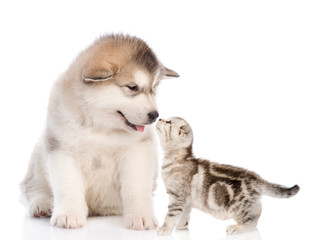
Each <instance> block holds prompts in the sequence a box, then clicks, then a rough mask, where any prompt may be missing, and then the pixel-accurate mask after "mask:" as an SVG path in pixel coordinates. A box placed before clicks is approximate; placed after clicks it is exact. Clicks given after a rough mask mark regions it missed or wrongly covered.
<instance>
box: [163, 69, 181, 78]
mask: <svg viewBox="0 0 311 240" xmlns="http://www.w3.org/2000/svg"><path fill="white" fill-rule="evenodd" d="M161 75H162V78H176V77H180V76H179V74H178V73H177V72H175V71H173V70H171V69H169V68H167V67H163V69H162V71H161Z"/></svg>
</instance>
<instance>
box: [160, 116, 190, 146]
mask: <svg viewBox="0 0 311 240" xmlns="http://www.w3.org/2000/svg"><path fill="white" fill-rule="evenodd" d="M156 128H157V133H158V135H159V139H160V143H161V146H162V148H163V150H173V149H176V148H177V149H179V148H188V147H189V146H191V145H192V142H193V133H192V129H191V127H190V125H189V124H188V123H187V122H186V121H185V120H184V119H182V118H179V117H172V118H169V119H167V120H165V119H160V120H159V121H158V122H157V126H156Z"/></svg>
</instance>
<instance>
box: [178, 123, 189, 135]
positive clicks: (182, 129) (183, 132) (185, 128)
mask: <svg viewBox="0 0 311 240" xmlns="http://www.w3.org/2000/svg"><path fill="white" fill-rule="evenodd" d="M188 133H189V127H188V126H187V125H182V126H180V127H179V132H178V135H179V137H185V136H187V134H188Z"/></svg>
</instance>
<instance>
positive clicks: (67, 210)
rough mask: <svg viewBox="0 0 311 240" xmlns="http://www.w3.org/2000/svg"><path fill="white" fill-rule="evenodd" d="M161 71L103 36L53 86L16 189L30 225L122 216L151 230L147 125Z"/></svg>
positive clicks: (144, 51)
mask: <svg viewBox="0 0 311 240" xmlns="http://www.w3.org/2000/svg"><path fill="white" fill-rule="evenodd" d="M166 77H178V74H177V73H176V72H174V71H172V70H169V69H167V68H166V67H164V66H163V65H162V64H161V63H160V62H159V60H158V59H157V57H156V56H155V54H154V53H153V51H152V50H151V49H150V48H149V47H148V46H147V44H146V43H145V42H144V41H142V40H141V39H139V38H136V37H131V36H125V35H107V36H103V37H101V38H99V39H98V40H97V41H95V42H94V43H93V44H92V45H90V46H89V47H88V48H87V49H86V50H84V51H83V52H82V53H81V54H80V55H79V56H78V57H77V58H76V59H75V61H74V62H73V63H72V64H71V66H70V67H69V68H68V70H67V71H66V72H65V73H64V74H63V75H62V76H61V77H60V78H59V80H58V81H57V82H56V83H55V85H54V87H53V89H52V91H51V95H50V101H49V107H48V116H47V124H46V129H45V130H44V132H43V134H42V136H41V139H40V140H39V142H38V143H37V145H36V146H35V148H34V151H33V154H32V156H31V159H30V163H29V169H28V172H27V174H26V177H25V179H24V181H23V182H22V184H21V188H22V192H23V194H24V196H25V197H26V199H27V201H28V204H29V214H30V216H34V217H45V216H50V215H51V216H52V217H51V224H52V225H54V226H56V227H64V228H77V227H81V226H84V225H85V222H86V218H87V216H94V215H120V214H123V215H124V219H125V224H126V226H127V227H128V228H131V229H153V228H155V227H156V225H157V221H156V219H155V217H154V213H153V206H152V205H153V204H152V192H153V190H154V188H155V179H156V177H157V174H156V173H157V157H156V151H155V146H154V145H155V141H154V134H153V130H152V127H151V126H150V124H152V123H153V122H154V121H155V120H156V119H157V117H158V112H157V106H156V102H155V91H156V87H157V85H158V84H159V81H160V80H161V79H163V78H166Z"/></svg>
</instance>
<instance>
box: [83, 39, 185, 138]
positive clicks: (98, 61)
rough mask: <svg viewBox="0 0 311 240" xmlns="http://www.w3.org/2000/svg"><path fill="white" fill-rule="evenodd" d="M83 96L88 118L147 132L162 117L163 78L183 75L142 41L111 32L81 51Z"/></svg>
mask: <svg viewBox="0 0 311 240" xmlns="http://www.w3.org/2000/svg"><path fill="white" fill-rule="evenodd" d="M81 59H82V60H81V62H82V63H81V64H80V69H81V71H80V77H79V84H80V91H79V92H80V95H81V98H82V103H83V107H84V109H85V110H86V111H85V114H87V115H88V116H87V119H89V122H90V123H92V124H95V125H96V126H105V127H106V128H107V129H118V130H120V129H121V130H125V131H128V132H133V131H139V132H143V131H144V129H145V126H146V125H148V124H151V123H153V122H154V121H155V120H156V119H157V118H158V116H159V114H158V110H157V106H156V103H155V93H156V88H157V86H158V84H159V82H160V80H161V79H163V78H167V77H178V76H179V75H178V74H177V73H176V72H174V71H172V70H170V69H168V68H166V67H164V66H163V65H162V64H161V63H160V62H159V60H158V59H157V57H156V55H155V54H154V53H153V52H152V50H151V49H150V48H149V47H148V45H147V44H146V43H145V42H143V41H142V40H140V39H138V38H135V37H129V36H123V35H111V36H106V37H103V38H100V39H99V40H98V41H97V42H95V43H94V44H93V45H92V46H90V48H89V49H87V50H85V51H84V52H83V53H82V54H81Z"/></svg>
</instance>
